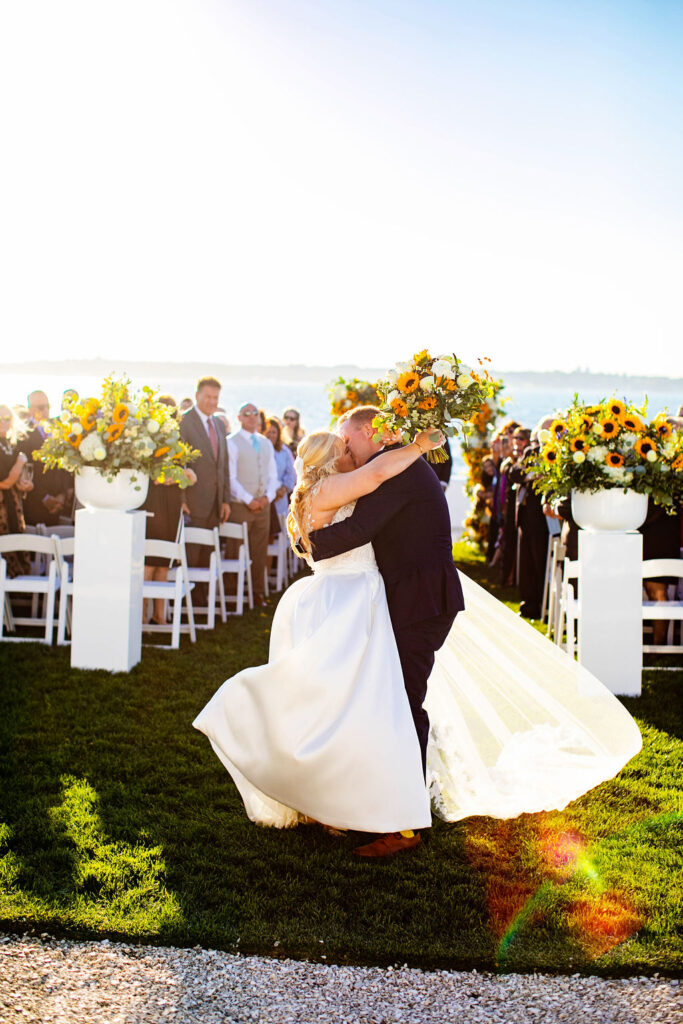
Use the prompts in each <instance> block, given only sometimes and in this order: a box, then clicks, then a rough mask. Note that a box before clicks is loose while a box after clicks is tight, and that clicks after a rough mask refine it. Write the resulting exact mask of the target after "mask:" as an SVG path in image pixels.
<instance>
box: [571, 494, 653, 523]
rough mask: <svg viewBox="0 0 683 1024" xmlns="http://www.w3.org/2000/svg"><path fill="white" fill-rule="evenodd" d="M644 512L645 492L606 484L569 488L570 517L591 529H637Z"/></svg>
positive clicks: (642, 520) (645, 507)
mask: <svg viewBox="0 0 683 1024" xmlns="http://www.w3.org/2000/svg"><path fill="white" fill-rule="evenodd" d="M646 515H647V494H637V493H636V492H635V491H623V490H621V489H620V488H617V487H614V488H608V489H605V490H602V491H594V492H591V491H572V516H573V517H574V521H575V522H576V523H577V524H578V525H579V526H580V527H581V528H582V529H583V530H589V531H590V532H591V533H626V532H628V531H629V530H637V529H638V527H639V526H642V524H643V523H644V522H645V517H646Z"/></svg>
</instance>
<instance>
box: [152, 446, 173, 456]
mask: <svg viewBox="0 0 683 1024" xmlns="http://www.w3.org/2000/svg"><path fill="white" fill-rule="evenodd" d="M170 450H171V449H170V447H169V446H168V445H164V447H163V448H157V450H156V451H155V453H154V458H155V459H160V458H161V456H162V455H168V453H169V452H170Z"/></svg>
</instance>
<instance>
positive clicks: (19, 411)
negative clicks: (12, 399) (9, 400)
mask: <svg viewBox="0 0 683 1024" xmlns="http://www.w3.org/2000/svg"><path fill="white" fill-rule="evenodd" d="M12 411H13V412H14V414H15V416H16V417H17V419H18V420H19V422H20V423H23V424H27V425H28V424H29V423H30V422H31V413H30V412H29V411H28V409H27V408H26V406H25V405H15V406H13V407H12Z"/></svg>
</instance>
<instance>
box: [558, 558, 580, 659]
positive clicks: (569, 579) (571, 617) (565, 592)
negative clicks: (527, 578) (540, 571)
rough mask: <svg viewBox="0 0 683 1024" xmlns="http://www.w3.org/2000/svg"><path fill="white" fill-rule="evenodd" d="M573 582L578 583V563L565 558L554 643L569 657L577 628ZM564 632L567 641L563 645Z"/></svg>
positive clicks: (576, 605) (576, 601)
mask: <svg viewBox="0 0 683 1024" xmlns="http://www.w3.org/2000/svg"><path fill="white" fill-rule="evenodd" d="M573 582H577V583H578V582H579V563H578V560H576V561H574V560H572V559H570V558H565V560H564V562H563V565H562V589H561V591H560V607H559V614H558V617H557V629H556V632H555V643H556V644H557V645H558V646H559V647H564V649H565V651H566V652H567V654H569V655H570V657H572V658H573V657H574V654H575V652H576V645H577V636H576V631H577V629H578V628H579V599H578V597H577V596H576V594H575V592H574V587H573V586H572V583H573ZM565 630H566V634H567V639H566V641H565V642H564V643H563V637H564V633H565Z"/></svg>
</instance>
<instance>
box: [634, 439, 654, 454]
mask: <svg viewBox="0 0 683 1024" xmlns="http://www.w3.org/2000/svg"><path fill="white" fill-rule="evenodd" d="M633 447H634V448H635V450H636V451H637V452H638V454H639V455H640V456H642V458H644V459H646V458H647V457H648V455H649V454H650V452H656V451H657V446H656V445H655V443H654V441H653V440H652V438H651V437H639V438H638V440H637V441H636V443H635V444H634V446H633Z"/></svg>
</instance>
